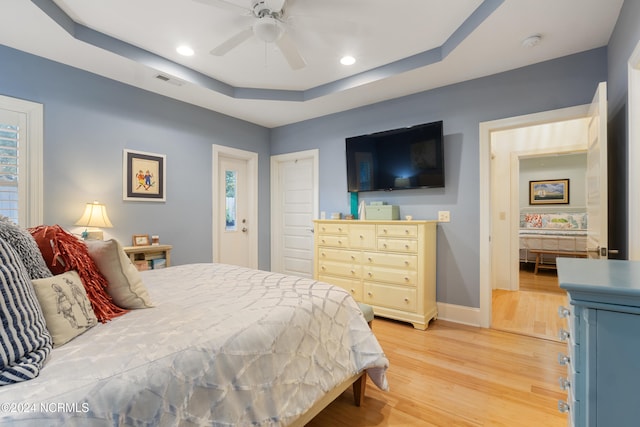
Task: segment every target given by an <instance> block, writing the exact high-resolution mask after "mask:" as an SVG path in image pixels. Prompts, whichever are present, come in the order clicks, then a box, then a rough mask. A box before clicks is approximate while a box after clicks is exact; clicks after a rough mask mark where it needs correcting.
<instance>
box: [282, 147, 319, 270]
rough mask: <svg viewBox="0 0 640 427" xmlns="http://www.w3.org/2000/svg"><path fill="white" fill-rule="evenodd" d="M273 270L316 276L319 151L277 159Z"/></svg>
mask: <svg viewBox="0 0 640 427" xmlns="http://www.w3.org/2000/svg"><path fill="white" fill-rule="evenodd" d="M271 164H272V168H271V172H272V189H271V193H272V204H273V206H272V221H271V223H272V234H271V236H272V237H271V242H272V251H271V270H272V271H276V272H279V273H286V274H293V275H297V276H301V277H312V276H313V220H314V218H316V217H317V204H318V202H317V194H318V192H317V185H318V184H317V150H311V151H309V152H302V153H293V154H287V155H281V156H273V157H272V160H271Z"/></svg>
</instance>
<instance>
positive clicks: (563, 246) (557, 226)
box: [519, 212, 587, 264]
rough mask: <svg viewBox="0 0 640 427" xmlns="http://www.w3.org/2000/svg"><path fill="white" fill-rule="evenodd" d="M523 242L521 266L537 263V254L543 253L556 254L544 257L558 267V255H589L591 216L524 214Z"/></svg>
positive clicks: (521, 215)
mask: <svg viewBox="0 0 640 427" xmlns="http://www.w3.org/2000/svg"><path fill="white" fill-rule="evenodd" d="M519 239H520V262H524V263H528V262H535V261H536V256H537V254H536V252H535V251H538V250H540V251H549V252H552V253H549V254H541V256H542V257H543V260H542V262H544V263H546V264H555V258H556V256H557V254H562V253H563V252H565V253H581V252H585V251H586V249H587V214H586V213H584V212H581V213H563V212H556V213H535V212H523V213H521V214H520V230H519ZM532 251H533V252H532Z"/></svg>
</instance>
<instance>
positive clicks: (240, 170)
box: [213, 145, 258, 268]
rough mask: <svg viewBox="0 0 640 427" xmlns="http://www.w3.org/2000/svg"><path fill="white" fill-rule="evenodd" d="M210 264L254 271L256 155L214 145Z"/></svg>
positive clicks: (255, 261)
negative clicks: (211, 250)
mask: <svg viewBox="0 0 640 427" xmlns="http://www.w3.org/2000/svg"><path fill="white" fill-rule="evenodd" d="M213 161H214V168H213V169H214V195H213V241H214V247H213V255H214V256H213V260H214V262H220V263H223V264H233V265H240V266H243V267H250V268H258V248H257V246H258V214H257V173H258V172H257V163H258V159H257V154H256V153H253V152H249V151H244V150H238V149H235V148H231V147H224V146H220V145H214V156H213Z"/></svg>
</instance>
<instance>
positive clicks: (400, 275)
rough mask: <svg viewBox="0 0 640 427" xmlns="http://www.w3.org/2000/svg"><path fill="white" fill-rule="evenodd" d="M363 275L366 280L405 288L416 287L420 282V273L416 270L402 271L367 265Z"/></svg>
mask: <svg viewBox="0 0 640 427" xmlns="http://www.w3.org/2000/svg"><path fill="white" fill-rule="evenodd" d="M363 273H364V279H365V280H372V281H376V282H385V283H395V284H398V285H404V286H416V284H417V282H418V272H417V271H415V270H400V269H396V268H388V267H376V266H368V265H365V266H364V268H363Z"/></svg>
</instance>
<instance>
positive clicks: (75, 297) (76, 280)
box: [31, 271, 98, 347]
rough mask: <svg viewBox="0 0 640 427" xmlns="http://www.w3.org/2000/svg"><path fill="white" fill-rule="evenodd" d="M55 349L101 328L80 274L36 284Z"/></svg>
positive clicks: (67, 274) (46, 279)
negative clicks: (93, 329) (91, 330)
mask: <svg viewBox="0 0 640 427" xmlns="http://www.w3.org/2000/svg"><path fill="white" fill-rule="evenodd" d="M31 283H32V284H33V289H35V291H36V296H37V297H38V301H39V302H40V307H42V313H43V314H44V320H45V321H46V322H47V329H48V330H49V333H50V334H51V337H52V338H53V346H54V347H59V346H61V345H62V344H65V343H67V342H69V341H71V340H72V339H74V338H75V337H77V336H78V335H80V334H82V333H83V332H85V331H87V330H89V329H90V328H92V327H94V326H95V325H97V324H98V319H97V318H96V315H95V313H94V312H93V309H92V308H91V303H90V302H89V298H87V293H86V292H85V290H84V286H83V285H82V280H80V276H78V273H77V272H76V271H67V272H66V273H62V274H59V275H57V276H53V277H47V278H45V279H36V280H32V281H31Z"/></svg>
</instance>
